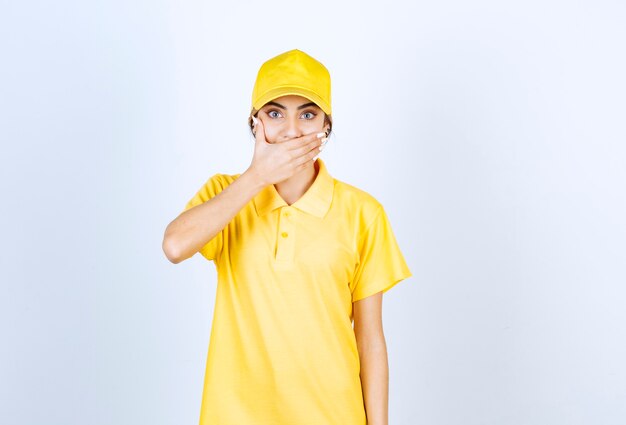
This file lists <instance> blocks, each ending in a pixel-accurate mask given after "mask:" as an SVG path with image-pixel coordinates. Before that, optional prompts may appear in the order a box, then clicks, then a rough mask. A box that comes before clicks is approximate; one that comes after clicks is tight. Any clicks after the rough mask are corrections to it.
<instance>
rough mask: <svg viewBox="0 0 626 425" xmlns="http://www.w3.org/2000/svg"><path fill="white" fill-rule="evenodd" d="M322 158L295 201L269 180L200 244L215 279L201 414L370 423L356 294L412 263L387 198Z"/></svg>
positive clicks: (228, 422) (205, 193)
mask: <svg viewBox="0 0 626 425" xmlns="http://www.w3.org/2000/svg"><path fill="white" fill-rule="evenodd" d="M317 164H318V170H319V172H318V174H317V177H316V179H315V181H314V182H313V184H312V185H311V186H310V188H309V189H308V190H307V191H306V193H305V194H304V195H303V196H302V197H301V198H300V199H298V200H297V201H296V202H295V203H293V204H292V205H288V204H287V203H286V202H285V201H284V200H283V199H282V198H281V196H280V195H279V194H278V192H277V191H276V188H275V187H274V185H268V186H267V187H265V188H264V189H263V190H261V191H260V192H259V193H258V194H257V195H256V196H255V197H254V198H253V199H252V200H251V201H250V202H249V203H248V204H247V205H246V206H244V207H243V209H242V210H241V211H240V212H239V213H238V214H237V215H236V216H235V217H234V218H233V219H232V220H231V222H230V223H229V224H228V225H227V226H226V227H225V228H224V229H223V230H222V231H221V232H220V233H218V234H217V235H216V236H215V237H214V238H213V239H212V240H211V241H209V242H208V243H207V244H206V245H205V246H204V247H203V248H202V249H201V250H200V253H201V254H202V255H203V256H204V257H205V258H206V259H207V260H212V261H214V264H215V267H216V270H217V282H218V283H217V294H216V300H215V309H214V315H213V323H212V330H211V336H210V340H209V351H208V357H207V365H206V371H205V377H204V391H203V397H202V406H201V413H200V425H365V424H366V415H365V408H364V402H363V393H362V389H361V381H360V377H359V369H360V362H359V354H358V351H357V345H356V339H355V335H354V330H353V325H352V320H353V314H352V303H353V302H354V301H357V300H360V299H362V298H365V297H368V296H370V295H373V294H375V293H377V292H380V291H383V292H386V291H388V290H389V289H390V288H391V287H392V286H394V285H395V284H397V283H398V282H400V281H401V280H403V279H405V278H407V277H410V276H412V274H411V272H410V270H409V268H408V266H407V264H406V262H405V260H404V257H403V255H402V253H401V251H400V248H399V247H398V244H397V242H396V239H395V237H394V234H393V232H392V230H391V225H390V223H389V220H388V218H387V215H386V214H385V210H384V209H383V207H382V205H381V204H380V203H379V202H378V201H377V200H376V199H375V198H374V197H373V196H372V195H369V194H368V193H367V192H365V191H363V190H360V189H358V188H356V187H354V186H351V185H349V184H347V183H343V182H341V181H339V180H337V179H335V178H333V177H332V176H330V174H329V173H328V170H327V168H326V165H325V163H324V162H323V161H322V160H321V159H319V158H318V159H317ZM240 175H241V174H235V175H229V174H215V175H213V176H212V177H211V178H209V179H208V181H207V182H206V183H205V184H204V185H203V186H202V187H201V188H200V190H199V191H198V192H197V193H196V194H195V196H193V198H192V199H191V200H190V201H189V202H188V203H187V205H186V206H185V209H184V210H187V209H189V208H191V207H194V206H196V205H199V204H201V203H203V202H205V201H207V200H208V199H210V198H211V197H213V196H215V195H216V194H218V193H219V192H220V191H222V190H223V189H224V188H225V187H227V186H228V185H229V184H230V183H232V182H233V181H234V180H235V179H236V178H238V177H239V176H240Z"/></svg>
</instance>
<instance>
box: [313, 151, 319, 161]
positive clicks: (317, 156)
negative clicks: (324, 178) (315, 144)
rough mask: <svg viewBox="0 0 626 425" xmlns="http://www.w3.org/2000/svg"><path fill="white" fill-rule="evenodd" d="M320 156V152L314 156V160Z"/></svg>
mask: <svg viewBox="0 0 626 425" xmlns="http://www.w3.org/2000/svg"><path fill="white" fill-rule="evenodd" d="M318 156H320V154H319V153H318V154H317V155H315V156H314V157H313V161H315V160H316V159H317V157H318Z"/></svg>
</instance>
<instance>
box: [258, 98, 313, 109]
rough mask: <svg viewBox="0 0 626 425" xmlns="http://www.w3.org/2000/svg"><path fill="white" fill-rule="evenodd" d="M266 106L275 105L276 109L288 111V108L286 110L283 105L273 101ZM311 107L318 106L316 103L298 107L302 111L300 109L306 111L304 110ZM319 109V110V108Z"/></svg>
mask: <svg viewBox="0 0 626 425" xmlns="http://www.w3.org/2000/svg"><path fill="white" fill-rule="evenodd" d="M266 105H274V106H276V107H278V108H281V109H285V110H286V109H287V108H285V107H284V106H283V105H281V104H280V103H277V102H274V101H272V100H270V101H269V102H267V103H266ZM309 106H317V104H316V103H315V102H309V103H305V104H304V105H300V106H298V110H300V109H304V108H306V107H309ZM318 108H319V106H318Z"/></svg>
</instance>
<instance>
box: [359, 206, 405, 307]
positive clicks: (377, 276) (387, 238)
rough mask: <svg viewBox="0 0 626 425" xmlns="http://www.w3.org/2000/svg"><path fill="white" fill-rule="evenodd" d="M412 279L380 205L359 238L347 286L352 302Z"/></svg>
mask: <svg viewBox="0 0 626 425" xmlns="http://www.w3.org/2000/svg"><path fill="white" fill-rule="evenodd" d="M411 276H412V274H411V271H410V270H409V267H408V266H407V264H406V261H405V260H404V256H403V255H402V252H401V251H400V247H399V246H398V242H397V241H396V238H395V235H394V234H393V231H392V229H391V223H390V222H389V219H388V217H387V214H386V213H385V210H384V208H383V207H382V205H381V206H380V207H379V209H378V211H377V212H376V216H375V218H374V220H373V221H372V222H371V223H370V224H369V225H367V227H366V228H365V229H364V230H363V232H362V234H361V238H360V242H359V262H358V264H357V266H356V269H355V273H354V276H353V279H352V282H351V285H350V289H351V291H352V302H355V301H358V300H360V299H363V298H367V297H369V296H370V295H374V294H376V293H378V292H380V291H383V292H387V291H388V290H389V289H391V288H392V287H393V286H395V285H396V284H397V283H399V282H400V281H401V280H403V279H406V278H408V277H411Z"/></svg>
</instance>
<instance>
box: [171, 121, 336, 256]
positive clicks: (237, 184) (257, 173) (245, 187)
mask: <svg viewBox="0 0 626 425" xmlns="http://www.w3.org/2000/svg"><path fill="white" fill-rule="evenodd" d="M264 128H265V127H264V124H263V120H262V119H261V118H258V120H257V125H256V127H255V129H256V136H255V145H254V155H253V157H252V163H251V164H250V167H248V169H247V170H246V171H245V172H243V173H242V174H241V175H240V176H239V178H237V179H235V180H234V181H233V182H232V183H231V184H230V185H228V186H227V187H226V188H224V190H222V191H221V192H220V193H218V194H217V195H215V196H214V197H213V198H211V199H209V200H208V201H206V202H204V203H202V204H200V205H196V206H195V207H193V208H190V209H188V210H187V211H183V212H182V213H181V214H180V215H179V216H178V217H176V218H175V219H174V220H173V221H172V222H171V223H170V224H168V225H167V228H166V229H165V235H164V236H163V243H162V248H163V252H165V255H166V256H167V258H168V260H170V261H171V262H172V263H174V264H177V263H180V262H181V261H184V260H186V259H187V258H189V257H191V256H192V255H194V254H195V253H196V252H198V251H199V250H200V249H201V248H202V247H203V246H204V245H206V244H207V243H208V242H209V241H210V240H211V239H213V238H214V237H215V236H216V235H217V234H218V233H219V232H221V231H222V230H223V229H224V227H226V225H227V224H228V223H229V222H230V221H231V220H232V219H233V217H235V216H236V215H237V213H238V212H239V211H241V209H242V208H243V207H244V206H246V204H248V202H250V200H252V198H254V197H255V196H256V194H257V193H259V192H260V191H261V190H262V189H263V188H264V187H265V186H267V185H268V184H274V183H276V182H280V181H282V180H285V179H287V178H289V177H291V176H293V175H294V174H295V173H297V172H299V171H301V170H303V169H304V168H305V167H307V166H308V165H309V164H310V161H312V160H314V159H315V156H316V155H317V154H319V152H320V151H319V149H318V148H319V146H320V145H321V143H322V141H321V138H322V136H323V135H324V133H317V134H316V133H312V134H308V135H305V136H301V137H296V138H293V139H289V140H287V141H282V142H280V143H268V142H267V140H265V130H264Z"/></svg>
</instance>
